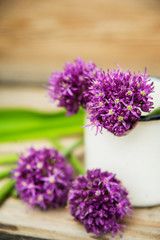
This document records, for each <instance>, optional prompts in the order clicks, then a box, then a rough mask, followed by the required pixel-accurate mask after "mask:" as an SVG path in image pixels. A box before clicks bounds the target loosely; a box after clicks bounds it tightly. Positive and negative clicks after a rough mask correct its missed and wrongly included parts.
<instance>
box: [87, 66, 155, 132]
mask: <svg viewBox="0 0 160 240" xmlns="http://www.w3.org/2000/svg"><path fill="white" fill-rule="evenodd" d="M89 78H90V81H91V82H92V84H91V85H90V91H89V92H90V94H91V97H90V101H89V102H88V104H87V109H88V111H89V113H90V121H91V124H90V125H92V126H96V127H97V132H98V131H100V132H101V131H102V129H103V128H105V129H107V130H108V131H110V132H111V133H113V134H114V135H116V136H121V135H124V134H125V132H126V131H128V130H130V129H132V128H133V127H134V126H135V124H136V122H137V121H138V120H139V118H140V116H141V114H142V112H141V111H144V112H149V111H150V110H151V108H152V105H153V102H152V97H151V96H150V93H152V92H153V82H150V79H149V76H148V75H147V74H146V72H145V73H144V74H142V73H138V74H135V73H134V74H131V72H130V71H129V70H127V71H126V72H123V71H122V70H121V69H120V68H119V69H118V70H117V71H116V70H112V71H109V70H108V71H107V73H105V72H104V71H102V70H100V69H96V71H95V72H94V74H92V73H90V76H89Z"/></svg>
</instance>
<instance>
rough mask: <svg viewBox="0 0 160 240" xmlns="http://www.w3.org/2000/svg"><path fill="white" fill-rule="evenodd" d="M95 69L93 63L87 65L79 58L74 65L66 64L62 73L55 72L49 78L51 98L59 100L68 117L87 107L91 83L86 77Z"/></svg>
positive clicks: (59, 104)
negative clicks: (80, 108)
mask: <svg viewBox="0 0 160 240" xmlns="http://www.w3.org/2000/svg"><path fill="white" fill-rule="evenodd" d="M95 68H96V66H95V64H94V63H93V62H88V63H87V64H86V63H85V62H84V61H83V60H82V59H81V58H77V59H76V60H75V63H74V64H73V63H70V62H68V63H66V65H65V66H64V68H63V70H62V72H53V74H52V76H51V77H50V78H49V86H48V93H49V95H50V98H51V100H53V101H55V100H57V101H58V106H59V107H65V108H66V110H67V115H68V116H69V115H72V114H75V113H77V112H78V110H79V107H80V106H82V107H83V108H85V107H86V103H87V102H88V101H89V93H88V88H89V85H90V81H88V79H87V78H86V77H85V76H86V75H87V74H88V73H89V72H93V71H94V69H95Z"/></svg>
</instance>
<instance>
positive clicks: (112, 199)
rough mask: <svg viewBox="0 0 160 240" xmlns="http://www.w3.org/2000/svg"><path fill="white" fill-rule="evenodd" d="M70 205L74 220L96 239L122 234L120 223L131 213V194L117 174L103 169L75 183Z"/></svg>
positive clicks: (90, 173)
mask: <svg viewBox="0 0 160 240" xmlns="http://www.w3.org/2000/svg"><path fill="white" fill-rule="evenodd" d="M68 202H69V205H70V212H71V214H72V215H73V216H74V218H75V220H78V221H80V222H81V223H82V224H83V225H84V226H85V228H86V230H87V232H93V233H94V234H95V235H99V234H106V233H108V232H109V233H111V235H112V236H114V235H115V234H116V233H119V234H120V236H121V232H122V231H123V228H124V227H125V225H122V224H121V222H122V220H123V218H124V217H125V216H126V215H129V216H130V214H129V212H130V211H132V207H131V203H130V201H129V199H128V192H127V191H126V189H125V188H124V187H123V186H122V185H121V183H120V181H119V180H118V179H117V178H116V177H115V175H114V174H112V173H109V172H107V171H105V172H101V170H100V169H96V170H88V171H87V174H86V176H81V175H80V176H78V177H77V178H76V179H75V181H73V183H72V187H71V189H70V191H69V195H68Z"/></svg>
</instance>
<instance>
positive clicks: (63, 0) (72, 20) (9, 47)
mask: <svg viewBox="0 0 160 240" xmlns="http://www.w3.org/2000/svg"><path fill="white" fill-rule="evenodd" d="M77 56H79V57H81V58H83V59H85V60H86V61H88V60H92V61H94V62H95V63H96V64H97V65H98V66H99V67H103V68H104V69H107V68H116V67H117V66H116V63H118V64H119V65H120V66H121V67H122V68H124V69H126V68H129V69H131V70H133V71H134V70H135V71H138V70H142V71H144V68H145V67H147V71H148V73H149V74H150V75H152V76H157V77H160V1H159V0H121V1H119V0H81V1H80V0H77V1H75V0H46V1H44V0H23V1H21V0H0V107H6V106H10V105H14V106H26V107H31V108H39V109H42V108H43V109H47V110H48V109H53V108H54V107H55V105H54V104H50V103H49V102H48V97H47V96H46V93H45V91H44V84H47V79H48V76H50V74H51V72H52V71H54V70H61V68H62V67H63V65H64V63H65V62H66V61H73V60H74V59H75V58H76V57H77Z"/></svg>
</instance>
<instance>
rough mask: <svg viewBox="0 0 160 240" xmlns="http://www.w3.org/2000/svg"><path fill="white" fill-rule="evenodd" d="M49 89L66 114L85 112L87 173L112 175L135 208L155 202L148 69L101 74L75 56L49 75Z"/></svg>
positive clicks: (158, 127)
mask: <svg viewBox="0 0 160 240" xmlns="http://www.w3.org/2000/svg"><path fill="white" fill-rule="evenodd" d="M47 91H48V93H49V95H50V98H51V101H55V100H56V101H57V102H58V106H59V107H64V108H66V110H67V115H73V114H76V113H77V112H78V109H79V108H80V107H82V108H83V109H84V110H85V112H86V113H87V121H86V124H85V164H86V169H94V168H101V169H102V170H104V171H106V170H107V171H111V172H114V173H116V174H117V176H118V177H119V178H120V179H121V180H122V182H123V183H125V186H126V187H127V188H128V189H129V190H130V196H131V202H132V204H134V205H135V206H152V205H155V204H159V203H160V192H158V191H157V190H156V189H157V188H158V187H159V186H158V182H159V181H160V175H159V173H158V172H157V171H158V170H157V169H160V161H159V153H158V149H159V145H158V143H159V133H158V132H159V131H160V121H159V120H160V107H159V105H160V82H159V80H157V79H154V81H153V80H152V78H150V76H149V74H148V73H147V71H146V69H145V71H144V73H142V72H138V73H135V72H134V73H132V72H131V71H130V70H127V71H123V70H122V69H121V68H120V66H118V67H117V70H109V69H108V70H107V71H104V70H103V69H101V68H99V67H97V66H96V64H95V63H93V62H89V63H85V62H84V61H83V60H82V59H80V58H77V59H76V60H75V62H74V63H66V65H65V66H64V68H63V69H62V71H61V72H54V73H53V74H52V75H51V77H50V78H49V86H48V89H47ZM156 101H157V103H158V104H157V105H158V108H154V104H155V103H156ZM155 120H156V121H155ZM82 125H83V123H82ZM93 131H94V132H93ZM95 135H96V136H95ZM97 159H98V160H97ZM148 176H151V177H150V178H148ZM153 186H155V187H154V188H153Z"/></svg>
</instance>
